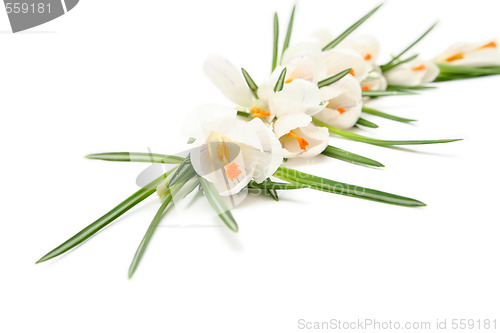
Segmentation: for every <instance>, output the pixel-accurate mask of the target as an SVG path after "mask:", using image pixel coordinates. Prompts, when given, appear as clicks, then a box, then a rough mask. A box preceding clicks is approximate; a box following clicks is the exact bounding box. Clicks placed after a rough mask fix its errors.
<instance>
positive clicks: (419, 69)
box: [411, 64, 427, 72]
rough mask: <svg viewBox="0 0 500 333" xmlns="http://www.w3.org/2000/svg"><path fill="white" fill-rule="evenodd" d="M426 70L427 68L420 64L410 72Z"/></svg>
mask: <svg viewBox="0 0 500 333" xmlns="http://www.w3.org/2000/svg"><path fill="white" fill-rule="evenodd" d="M426 69H427V66H425V65H424V64H422V65H420V66H417V67H413V68H412V69H411V70H412V71H414V72H418V71H425V70H426Z"/></svg>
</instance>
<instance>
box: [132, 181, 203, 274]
mask: <svg viewBox="0 0 500 333" xmlns="http://www.w3.org/2000/svg"><path fill="white" fill-rule="evenodd" d="M186 184H187V182H186V183H181V184H178V185H177V186H175V187H173V188H172V191H171V192H170V189H168V191H169V193H168V195H167V197H166V198H165V200H164V201H163V203H162V204H161V206H160V208H159V209H158V211H157V212H156V215H155V216H154V218H153V220H152V221H151V224H150V225H149V227H148V230H147V231H146V234H144V237H143V238H142V240H141V243H140V244H139V246H138V248H137V250H136V252H135V255H134V258H133V259H132V262H131V264H130V267H129V269H128V278H129V279H130V278H131V277H132V275H134V272H135V270H136V269H137V266H138V265H139V263H140V261H141V259H142V257H143V255H144V252H145V251H146V248H147V246H148V244H149V241H150V240H151V237H152V236H153V234H154V232H155V230H156V228H157V227H158V224H159V223H160V221H161V218H162V217H163V213H164V212H165V210H166V209H167V207H168V205H169V204H170V203H171V202H172V199H173V196H175V194H176V192H178V190H179V189H180V188H182V187H183V186H184V185H186ZM198 185H199V181H193V182H192V183H191V184H190V185H189V189H188V190H187V191H186V192H185V193H184V194H183V196H186V195H187V194H189V193H191V192H192V191H193V190H194V189H195V188H196V186H198ZM186 186H188V185H186Z"/></svg>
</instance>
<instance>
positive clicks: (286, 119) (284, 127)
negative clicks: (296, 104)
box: [274, 113, 312, 138]
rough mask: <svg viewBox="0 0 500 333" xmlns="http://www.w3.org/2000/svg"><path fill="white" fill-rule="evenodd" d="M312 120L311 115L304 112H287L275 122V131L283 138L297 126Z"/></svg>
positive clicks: (302, 125)
mask: <svg viewBox="0 0 500 333" xmlns="http://www.w3.org/2000/svg"><path fill="white" fill-rule="evenodd" d="M311 120H312V118H311V116H308V115H306V114H303V113H292V114H285V115H283V116H281V117H279V118H278V119H277V120H276V122H275V123H274V133H275V134H276V136H277V137H278V138H281V137H282V136H283V135H285V134H287V133H289V132H290V131H291V130H293V129H295V128H299V127H304V126H307V125H308V124H310V123H311Z"/></svg>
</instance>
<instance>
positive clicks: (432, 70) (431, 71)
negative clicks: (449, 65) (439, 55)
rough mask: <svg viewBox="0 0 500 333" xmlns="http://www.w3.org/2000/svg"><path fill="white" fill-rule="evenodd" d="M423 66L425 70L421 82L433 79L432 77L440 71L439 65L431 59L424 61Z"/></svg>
mask: <svg viewBox="0 0 500 333" xmlns="http://www.w3.org/2000/svg"><path fill="white" fill-rule="evenodd" d="M425 67H426V68H427V70H426V71H425V74H424V77H423V78H422V84H425V83H429V82H432V81H434V79H435V78H436V77H437V76H438V75H439V72H440V69H439V67H438V66H437V65H436V64H435V63H433V62H432V61H426V62H425Z"/></svg>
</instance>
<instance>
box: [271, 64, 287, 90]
mask: <svg viewBox="0 0 500 333" xmlns="http://www.w3.org/2000/svg"><path fill="white" fill-rule="evenodd" d="M285 78H286V67H285V68H283V70H282V71H281V74H280V76H279V77H278V81H276V85H275V86H274V92H278V91H281V90H283V86H284V85H285Z"/></svg>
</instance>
